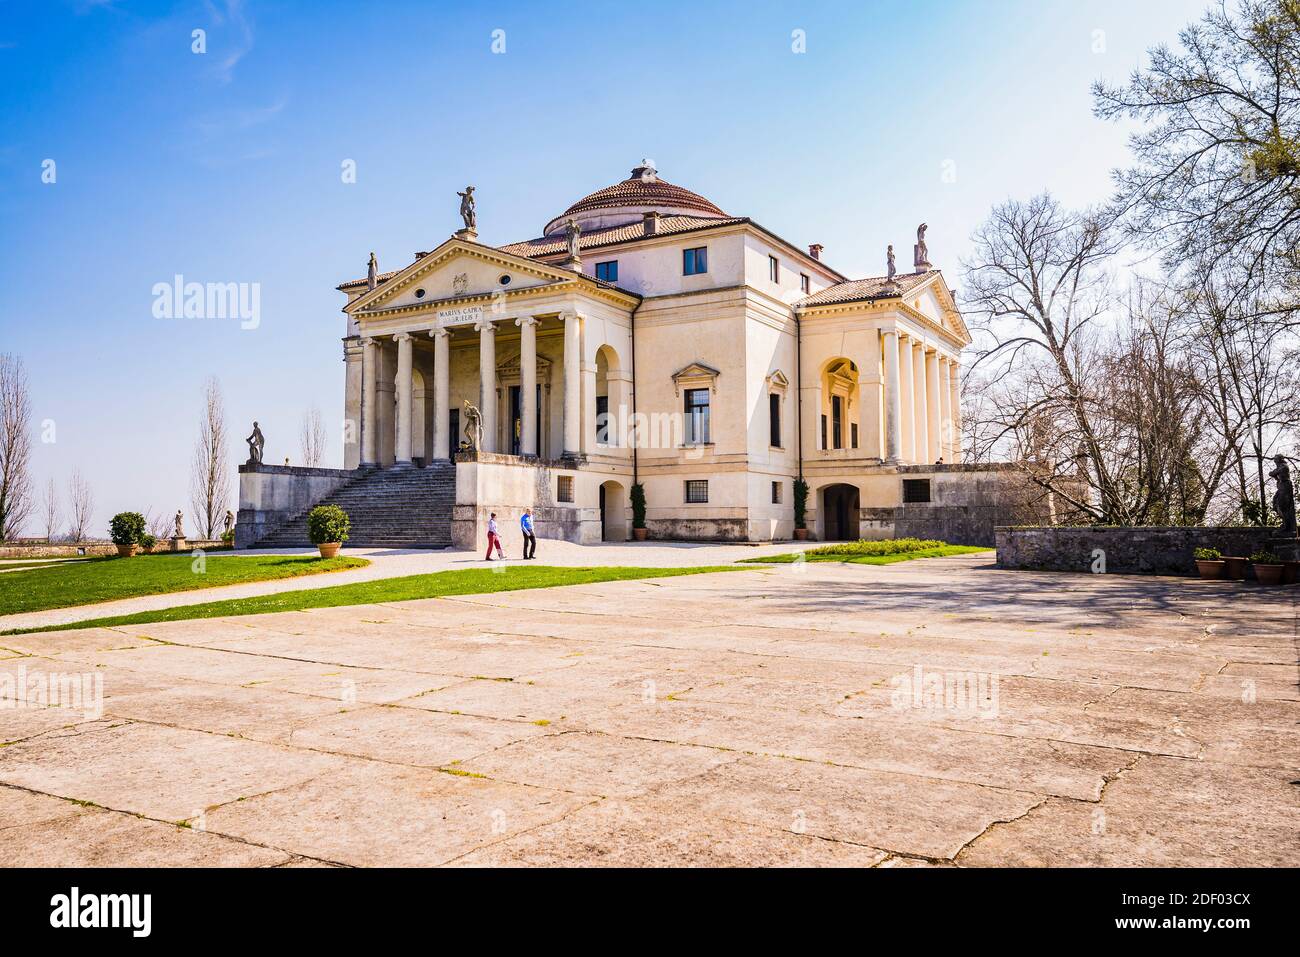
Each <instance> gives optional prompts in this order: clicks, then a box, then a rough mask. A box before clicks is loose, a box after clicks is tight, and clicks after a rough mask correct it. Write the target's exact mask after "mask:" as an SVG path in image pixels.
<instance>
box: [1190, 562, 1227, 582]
mask: <svg viewBox="0 0 1300 957" xmlns="http://www.w3.org/2000/svg"><path fill="white" fill-rule="evenodd" d="M1226 564H1227V562H1222V561H1218V560H1217V559H1211V560H1209V561H1205V560H1203V559H1200V558H1198V559H1196V570H1197V571H1198V572H1200V573H1201V577H1202V578H1222V577H1223V567H1224V566H1225V565H1226Z"/></svg>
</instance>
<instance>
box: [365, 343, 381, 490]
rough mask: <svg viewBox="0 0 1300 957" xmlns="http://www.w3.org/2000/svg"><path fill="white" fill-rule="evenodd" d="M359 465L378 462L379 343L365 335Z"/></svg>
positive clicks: (368, 465) (367, 465) (371, 464)
mask: <svg viewBox="0 0 1300 957" xmlns="http://www.w3.org/2000/svg"><path fill="white" fill-rule="evenodd" d="M361 390H362V395H363V398H362V405H363V406H364V408H363V409H362V410H361V466H362V467H363V468H365V467H372V466H374V465H376V464H378V462H379V453H378V451H377V449H378V445H377V444H376V440H377V439H378V438H379V343H377V342H376V341H375V340H374V339H371V338H369V337H366V338H364V339H362V340H361Z"/></svg>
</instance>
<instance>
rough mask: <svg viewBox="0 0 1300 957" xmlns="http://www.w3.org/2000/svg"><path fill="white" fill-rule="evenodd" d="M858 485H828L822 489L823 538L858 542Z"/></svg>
mask: <svg viewBox="0 0 1300 957" xmlns="http://www.w3.org/2000/svg"><path fill="white" fill-rule="evenodd" d="M858 500H859V496H858V487H857V486H856V485H828V486H826V488H824V489H822V501H821V514H822V523H821V524H822V538H823V539H824V540H826V541H828V542H856V541H857V540H858V538H859V533H858V517H859V515H860V514H861V512H860V511H859V505H858Z"/></svg>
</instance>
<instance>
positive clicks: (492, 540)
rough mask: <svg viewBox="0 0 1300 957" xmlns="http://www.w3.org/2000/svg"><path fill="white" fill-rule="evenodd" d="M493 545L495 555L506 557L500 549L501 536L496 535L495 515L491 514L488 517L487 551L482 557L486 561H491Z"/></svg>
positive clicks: (502, 549)
mask: <svg viewBox="0 0 1300 957" xmlns="http://www.w3.org/2000/svg"><path fill="white" fill-rule="evenodd" d="M493 545H495V546H496V549H497V554H498V555H500V556H501V557H502V558H505V557H506V552H505V549H504V548H502V547H501V536H500V535H499V534H498V533H497V513H496V512H493V513H492V514H491V515H489V516H488V549H487V554H486V555H485V556H484V559H485V560H486V561H489V562H490V561H492V546H493Z"/></svg>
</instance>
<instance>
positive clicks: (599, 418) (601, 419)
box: [596, 395, 609, 445]
mask: <svg viewBox="0 0 1300 957" xmlns="http://www.w3.org/2000/svg"><path fill="white" fill-rule="evenodd" d="M596 444H597V445H609V396H607V395H598V396H596Z"/></svg>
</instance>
